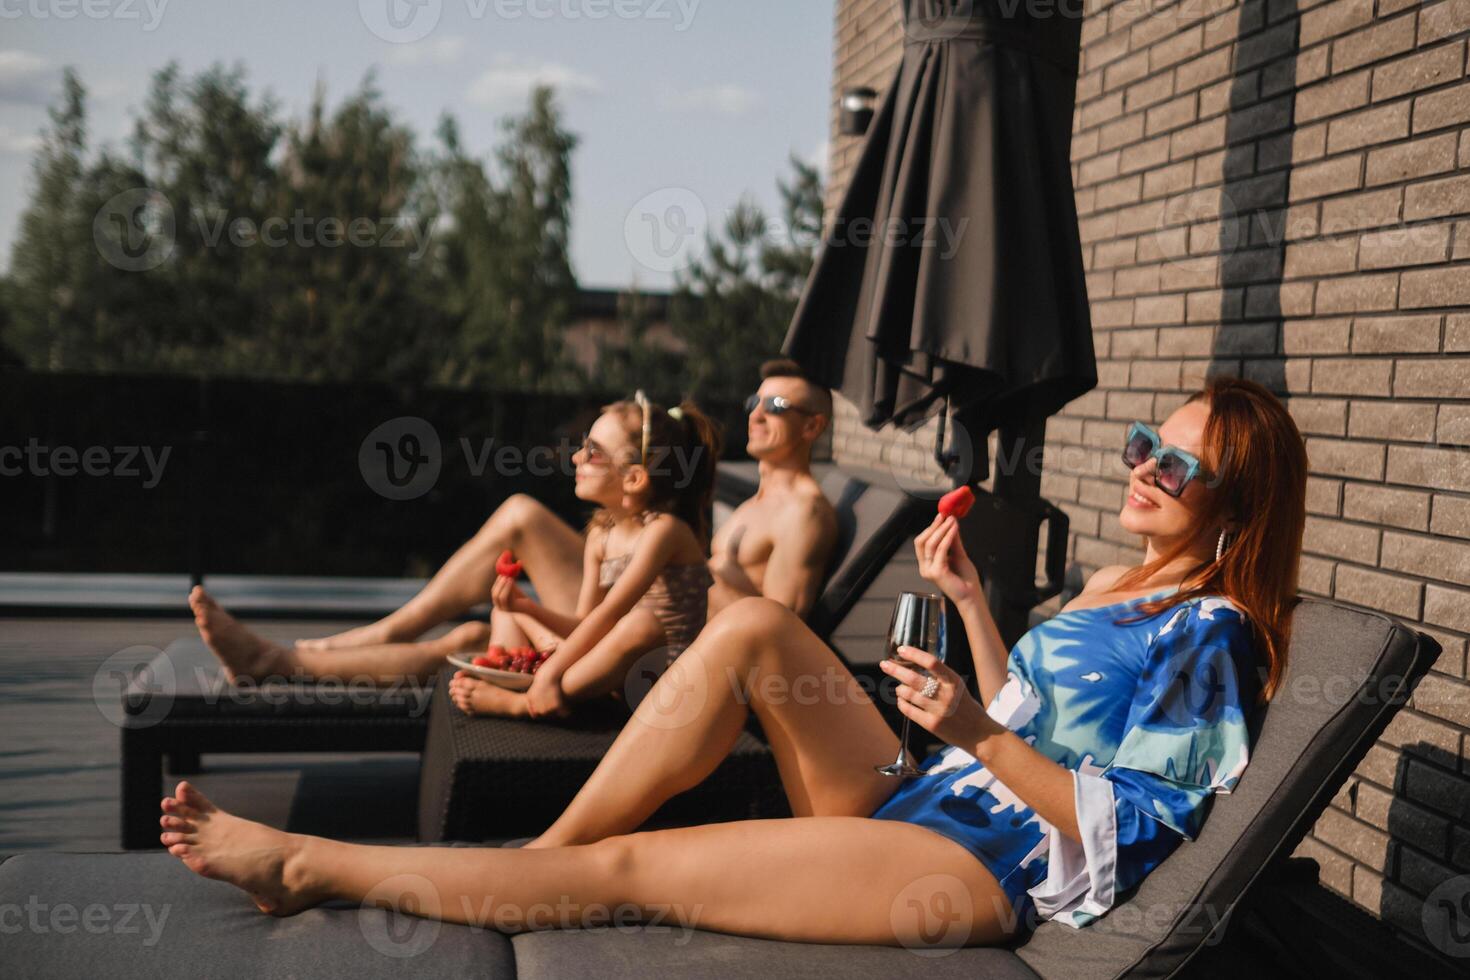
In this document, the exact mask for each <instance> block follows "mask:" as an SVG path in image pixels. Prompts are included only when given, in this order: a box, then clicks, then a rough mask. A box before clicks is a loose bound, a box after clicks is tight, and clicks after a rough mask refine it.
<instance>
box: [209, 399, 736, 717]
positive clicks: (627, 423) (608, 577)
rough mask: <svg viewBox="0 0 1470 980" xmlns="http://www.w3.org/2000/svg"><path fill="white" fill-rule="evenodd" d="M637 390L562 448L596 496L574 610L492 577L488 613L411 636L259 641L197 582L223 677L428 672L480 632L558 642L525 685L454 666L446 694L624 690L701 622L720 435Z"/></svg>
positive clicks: (517, 698)
mask: <svg viewBox="0 0 1470 980" xmlns="http://www.w3.org/2000/svg"><path fill="white" fill-rule="evenodd" d="M641 395H642V393H641V392H640V393H639V397H637V398H635V399H633V400H626V401H620V402H616V403H614V404H612V405H608V406H607V407H605V408H604V409H603V412H602V414H601V415H600V416H598V418H597V421H596V422H595V423H594V424H593V426H592V428H591V429H590V430H589V432H588V434H587V438H586V440H585V441H584V443H583V445H582V447H581V448H580V449H579V450H578V451H577V452H576V453H575V454H574V455H573V457H572V460H573V462H574V463H575V464H576V467H577V469H576V481H577V482H576V494H577V497H578V498H579V499H582V500H586V501H589V502H591V503H595V504H597V505H598V510H597V513H596V514H595V515H594V516H593V518H592V522H591V526H590V527H589V529H588V542H587V548H586V552H585V555H584V566H585V568H584V574H583V577H582V591H581V596H580V598H579V600H578V603H577V611H576V613H577V614H576V615H575V616H566V615H561V614H558V613H556V612H554V611H552V610H550V609H547V608H546V607H544V606H542V605H541V604H539V603H537V602H535V601H533V600H532V599H530V598H529V597H528V596H526V595H525V594H524V593H523V592H521V590H520V589H519V588H517V587H516V584H515V581H514V579H512V578H509V577H506V576H499V577H498V578H497V581H496V583H495V586H494V589H493V592H492V597H493V601H494V604H495V612H494V614H493V615H492V617H491V623H490V624H486V623H484V622H473V623H465V624H462V625H461V626H458V627H456V628H455V629H453V630H451V631H450V632H448V633H446V634H444V635H443V636H440V637H437V638H435V639H432V640H424V641H419V642H414V643H388V644H380V645H377V646H361V647H344V648H341V649H336V650H331V649H328V650H313V649H307V648H303V647H299V646H284V645H281V644H276V643H273V642H271V641H269V640H266V639H265V638H263V637H261V636H259V635H257V634H255V633H254V632H252V631H250V630H249V629H247V628H246V627H245V626H244V625H243V624H241V623H240V622H239V621H237V620H236V619H235V618H234V617H232V616H231V615H230V614H229V613H228V612H226V611H225V610H224V609H223V608H221V607H220V606H219V605H218V604H217V603H216V602H215V601H214V599H213V598H211V597H210V596H209V594H208V593H207V592H205V591H204V589H203V588H197V587H196V588H195V589H194V591H193V592H192V593H190V596H189V604H190V606H191V607H192V608H193V610H194V621H195V624H196V625H197V626H198V627H199V634H200V636H201V637H202V638H203V640H204V642H205V643H206V644H207V645H208V646H209V648H210V649H211V650H212V651H214V653H215V655H216V656H218V657H219V658H220V660H221V662H222V663H223V665H224V668H225V673H226V675H227V676H228V677H230V678H231V679H232V680H238V679H250V680H257V681H259V680H264V679H266V678H269V677H278V676H289V677H312V678H316V679H318V680H322V679H325V678H345V679H351V680H353V681H357V680H358V679H370V680H372V681H374V682H376V683H379V684H393V683H402V682H403V681H404V680H405V679H416V680H419V681H427V680H428V679H429V678H431V677H432V676H433V675H434V674H435V673H436V672H437V671H438V670H440V669H441V668H442V667H443V666H444V658H445V657H446V656H448V655H449V654H468V653H481V652H483V651H484V650H485V648H486V645H487V643H490V642H493V643H496V644H499V645H501V646H504V647H507V648H511V647H519V646H532V647H535V648H536V649H537V650H549V649H554V650H555V652H554V653H553V654H552V656H551V657H550V658H549V659H548V660H546V662H545V663H543V664H542V665H541V666H540V667H539V668H538V669H537V671H536V676H535V678H534V680H533V681H532V684H531V687H530V689H528V690H527V691H525V692H512V691H508V690H505V689H504V688H499V687H495V686H494V685H491V684H489V683H488V682H483V681H480V680H479V679H477V678H475V677H472V676H470V675H469V674H467V673H465V672H460V673H459V674H457V675H456V676H455V679H454V680H453V682H452V685H451V697H453V699H454V701H455V703H456V704H458V705H459V706H460V708H462V709H463V710H465V711H467V712H473V713H479V714H496V715H502V716H508V717H537V716H545V715H561V714H565V713H566V711H567V710H568V706H569V705H570V704H571V703H573V702H576V701H585V700H588V699H591V698H598V697H603V696H606V695H608V694H612V693H620V692H622V691H623V689H624V679H625V677H628V674H629V668H630V667H633V666H634V665H635V664H637V665H638V670H637V676H636V677H635V678H633V679H634V680H636V681H638V682H639V683H638V684H637V685H636V687H637V688H638V689H640V690H646V689H647V688H649V687H651V686H652V684H653V682H654V681H656V680H657V679H658V675H659V674H661V673H662V670H663V668H664V667H666V666H667V665H668V664H669V663H670V662H672V660H673V658H674V657H675V656H677V654H678V653H679V652H680V651H682V650H683V648H684V647H686V646H688V645H689V644H690V643H691V642H692V641H693V639H694V636H695V634H697V633H698V632H699V631H700V629H702V628H703V626H704V620H705V611H706V600H707V592H708V589H709V586H710V583H711V577H710V573H709V569H708V567H707V566H706V564H705V562H706V559H707V557H708V553H709V535H710V519H711V512H712V508H713V501H714V480H715V463H716V460H717V459H718V458H719V455H720V450H721V439H720V434H719V432H718V429H717V427H716V426H715V423H714V422H712V421H711V420H710V419H709V418H708V417H707V416H706V415H705V414H704V413H703V412H701V411H700V410H699V409H698V408H697V407H695V405H694V404H693V403H691V402H688V401H686V402H685V403H684V404H682V405H680V406H678V407H677V408H674V409H672V410H665V409H664V408H662V407H660V406H658V405H655V404H653V403H651V402H649V401H648V400H647V399H645V398H642V397H641ZM635 700H636V699H635Z"/></svg>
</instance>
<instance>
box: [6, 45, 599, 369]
mask: <svg viewBox="0 0 1470 980" xmlns="http://www.w3.org/2000/svg"><path fill="white" fill-rule="evenodd" d="M86 122H87V113H86V93H85V90H84V89H83V87H82V85H81V83H80V81H79V80H78V79H77V77H76V74H75V73H74V72H72V71H70V70H68V71H67V72H66V74H65V78H64V83H63V89H62V95H61V98H60V100H59V102H58V104H57V105H56V106H54V107H52V109H51V110H50V123H49V125H48V127H47V128H46V131H45V133H44V134H43V137H42V144H41V147H40V150H39V151H38V153H37V155H36V158H35V161H34V164H33V169H34V179H33V181H32V183H33V188H32V194H31V198H30V201H29V203H28V206H27V208H26V210H25V212H24V214H23V216H22V219H21V227H20V232H19V235H18V237H17V239H16V242H15V245H14V248H13V252H12V255H11V264H10V275H9V279H8V281H7V282H6V283H4V289H3V291H0V299H3V300H4V302H5V307H6V309H5V313H4V314H3V316H0V329H3V330H4V335H3V338H0V343H3V344H4V345H6V346H8V347H9V348H10V349H11V350H13V351H14V352H15V353H16V354H17V355H19V357H20V358H21V359H23V360H24V361H25V363H26V364H27V365H29V366H30V367H32V368H35V369H42V370H88V371H117V370H121V371H164V372H175V371H183V372H211V373H224V374H236V375H253V376H266V377H278V378H297V379H305V380H328V379H330V380H346V379H355V380H389V381H410V382H429V381H435V382H441V383H450V384H460V385H468V384H479V383H482V382H504V383H506V384H514V385H515V386H517V387H520V388H538V387H540V388H545V387H555V386H557V385H559V384H562V383H564V380H565V378H566V377H568V376H569V375H568V371H569V369H568V368H567V367H566V365H565V363H564V355H563V344H562V340H561V335H560V331H561V330H562V328H563V326H564V324H565V322H566V320H567V316H568V314H569V311H570V309H571V304H572V302H573V298H574V296H575V282H574V279H573V276H572V272H571V264H570V259H569V257H568V240H569V226H570V207H571V177H570V174H571V153H572V151H573V149H574V148H575V145H576V140H575V138H574V137H573V136H572V135H571V134H569V133H567V132H566V131H565V130H564V129H563V127H562V124H561V119H560V114H559V111H558V109H557V106H556V103H555V100H554V98H553V96H552V93H551V92H550V90H548V89H538V90H537V91H535V92H534V93H533V95H532V98H531V103H530V106H529V109H528V111H527V113H526V114H525V115H524V116H521V117H518V118H513V119H510V120H508V121H507V122H506V123H505V125H504V133H503V139H502V142H501V144H500V145H499V146H498V148H497V149H496V151H495V154H494V158H493V161H492V164H491V165H490V166H488V167H487V165H486V164H484V163H482V162H481V161H480V160H478V159H476V158H474V157H473V156H471V155H469V154H468V153H467V152H466V151H465V150H464V149H463V147H462V146H461V145H460V142H459V138H458V135H457V126H456V125H455V123H454V121H453V120H452V119H448V118H446V119H445V120H444V122H443V123H442V124H441V126H440V128H439V134H438V135H439V144H440V145H439V146H438V147H437V148H436V149H434V150H430V151H424V150H421V149H420V148H418V147H417V146H416V144H415V139H414V135H413V133H412V132H410V131H409V130H408V129H407V128H405V127H404V126H402V125H401V124H400V123H398V122H397V121H395V119H394V118H393V115H392V113H391V111H390V110H389V109H388V107H387V106H386V105H385V104H384V101H383V98H382V94H381V92H380V91H379V90H378V88H377V86H376V83H375V80H374V79H373V77H372V76H371V75H370V76H368V78H366V79H365V80H364V81H363V83H362V84H361V86H360V87H359V88H358V89H357V91H355V92H353V93H351V94H350V95H349V97H348V98H347V99H346V100H345V101H343V102H342V103H341V104H339V105H338V106H337V107H336V108H335V109H331V110H329V108H328V106H327V104H326V98H325V93H324V92H323V91H322V90H321V89H318V90H317V91H316V92H315V93H314V98H313V100H312V102H311V105H310V108H309V110H308V111H307V113H306V116H305V118H304V119H300V120H283V119H282V118H281V114H280V110H279V107H278V106H277V105H276V103H275V102H274V101H273V100H272V99H270V98H264V99H258V100H255V99H252V97H251V94H250V91H249V88H248V86H247V83H246V79H245V75H244V71H243V69H241V68H239V67H235V68H225V67H223V66H218V65H216V66H214V67H211V68H209V69H207V70H206V71H203V72H201V73H200V74H198V75H197V76H194V77H187V76H185V75H184V73H182V72H181V70H180V69H179V67H178V66H177V65H176V64H171V65H169V66H167V67H165V68H163V69H162V70H160V71H159V72H157V73H156V74H155V76H154V78H153V80H152V84H151V87H150V91H149V94H148V96H147V99H146V101H145V103H144V105H143V106H142V108H141V110H140V113H139V118H138V120H137V123H136V126H135V128H134V132H133V134H132V137H131V139H130V140H129V142H128V145H127V148H126V151H125V152H122V153H119V152H115V151H113V150H111V149H104V150H101V151H99V152H96V153H95V154H94V153H91V152H90V151H89V147H88V145H87V129H86Z"/></svg>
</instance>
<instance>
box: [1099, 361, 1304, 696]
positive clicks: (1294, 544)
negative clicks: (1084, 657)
mask: <svg viewBox="0 0 1470 980" xmlns="http://www.w3.org/2000/svg"><path fill="white" fill-rule="evenodd" d="M1201 400H1202V401H1204V402H1205V403H1206V404H1207V405H1208V407H1209V409H1210V416H1209V420H1208V421H1207V422H1206V423H1205V433H1204V446H1203V447H1202V449H1203V455H1204V459H1202V460H1201V463H1202V464H1203V465H1204V467H1205V468H1206V470H1208V473H1209V474H1210V475H1209V477H1208V478H1209V479H1210V484H1211V485H1212V486H1213V487H1214V493H1212V494H1211V495H1210V496H1209V498H1208V503H1207V504H1206V505H1205V509H1204V510H1202V511H1201V512H1200V513H1199V515H1198V517H1199V531H1198V533H1197V534H1196V535H1194V537H1192V538H1191V539H1189V540H1186V541H1182V542H1181V543H1179V544H1178V545H1176V546H1175V547H1174V548H1172V549H1170V551H1168V552H1167V553H1164V554H1161V555H1159V556H1158V557H1157V558H1156V559H1155V560H1154V561H1152V562H1149V563H1147V564H1144V565H1141V566H1139V567H1138V568H1134V569H1131V570H1130V571H1128V572H1126V573H1124V574H1123V575H1122V576H1121V577H1120V578H1119V580H1118V581H1117V582H1116V583H1115V584H1114V585H1113V589H1114V590H1117V591H1128V590H1129V589H1133V588H1141V587H1143V584H1144V583H1145V582H1147V581H1148V580H1149V579H1150V578H1151V577H1152V576H1153V574H1154V573H1155V572H1157V571H1159V570H1160V569H1161V568H1163V567H1164V566H1165V565H1167V564H1168V563H1169V562H1171V561H1173V560H1175V559H1177V558H1178V557H1179V556H1180V555H1182V554H1184V553H1185V552H1186V551H1188V550H1190V549H1191V548H1192V547H1195V546H1197V545H1198V543H1199V541H1200V540H1201V539H1207V540H1209V541H1210V542H1212V543H1213V542H1214V541H1215V540H1216V539H1217V538H1218V536H1219V534H1220V529H1221V527H1228V528H1229V537H1228V538H1227V539H1226V545H1225V551H1224V553H1223V554H1222V555H1221V556H1220V560H1219V561H1216V560H1215V559H1214V558H1213V548H1212V549H1211V552H1212V557H1211V558H1210V559H1208V560H1207V561H1205V562H1203V563H1201V564H1200V565H1199V566H1198V567H1196V568H1195V569H1194V570H1193V571H1191V572H1190V573H1189V574H1187V575H1186V576H1185V579H1184V581H1185V584H1184V586H1182V587H1181V588H1180V589H1179V591H1178V592H1175V593H1173V594H1172V595H1169V596H1167V597H1165V598H1163V599H1156V600H1154V601H1152V602H1148V603H1144V604H1142V605H1140V606H1139V607H1138V608H1139V611H1140V612H1141V613H1143V614H1147V615H1152V614H1155V613H1158V612H1162V611H1163V610H1165V609H1169V608H1172V607H1174V606H1177V605H1179V604H1180V603H1182V602H1186V601H1188V600H1190V599H1194V598H1197V597H1201V596H1211V595H1220V596H1224V597H1226V598H1227V599H1229V600H1230V601H1231V602H1233V603H1235V605H1237V606H1239V607H1240V609H1241V611H1242V612H1244V613H1245V615H1246V617H1247V618H1248V619H1249V621H1250V623H1251V626H1252V628H1253V629H1254V631H1255V634H1256V639H1257V642H1258V643H1259V645H1260V648H1261V649H1262V651H1263V652H1264V653H1265V656H1266V667H1267V673H1266V678H1265V680H1264V683H1263V685H1262V689H1261V699H1262V700H1269V699H1270V698H1271V697H1272V695H1273V694H1275V692H1276V690H1277V688H1278V687H1279V685H1280V683H1281V676H1282V674H1283V673H1284V672H1285V671H1286V650H1287V645H1288V643H1289V641H1290V638H1291V614H1292V611H1293V610H1294V609H1295V608H1296V604H1297V602H1298V601H1299V600H1298V597H1297V576H1298V574H1299V571H1300V568H1301V554H1302V530H1303V528H1304V527H1305V525H1306V520H1307V451H1306V447H1305V446H1304V445H1303V443H1302V436H1301V432H1300V431H1298V429H1297V427H1296V422H1295V420H1293V419H1292V417H1291V414H1290V413H1289V412H1288V411H1287V410H1286V406H1285V405H1283V404H1282V403H1281V400H1280V399H1278V398H1277V397H1276V396H1275V395H1273V394H1271V392H1270V391H1268V390H1267V389H1265V388H1264V387H1262V386H1261V385H1259V384H1256V383H1255V382H1254V381H1246V380H1244V379H1242V378H1235V377H1230V376H1227V375H1221V376H1217V377H1214V378H1211V379H1210V380H1209V381H1208V382H1207V383H1206V384H1205V387H1204V388H1203V389H1201V390H1200V391H1197V392H1195V393H1194V394H1193V395H1191V396H1190V397H1189V402H1195V401H1201ZM1186 404H1188V402H1186Z"/></svg>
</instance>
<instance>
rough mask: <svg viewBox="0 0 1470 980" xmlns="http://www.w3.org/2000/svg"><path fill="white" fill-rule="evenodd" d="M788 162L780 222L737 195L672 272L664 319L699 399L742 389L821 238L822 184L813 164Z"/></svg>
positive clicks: (785, 315) (782, 326)
mask: <svg viewBox="0 0 1470 980" xmlns="http://www.w3.org/2000/svg"><path fill="white" fill-rule="evenodd" d="M791 166H792V170H793V173H792V176H791V177H790V178H789V179H786V180H781V181H778V189H779V190H780V193H781V200H782V218H783V221H782V222H781V223H777V222H772V221H770V220H769V219H768V218H767V217H766V215H765V214H764V213H763V212H762V211H761V209H760V208H759V207H757V206H756V205H755V204H754V203H753V202H751V201H749V200H741V201H740V202H739V203H738V204H737V205H736V206H735V207H734V208H733V209H731V211H730V212H729V214H728V215H727V216H726V218H725V222H724V224H723V226H722V227H720V228H719V229H718V233H716V231H715V230H711V231H710V232H707V233H706V235H705V249H704V254H703V255H702V256H700V257H699V258H698V259H696V260H695V261H693V262H691V263H690V265H689V266H688V268H687V269H686V270H684V271H683V272H682V273H680V274H679V276H678V281H677V284H676V289H675V292H674V295H673V298H672V301H671V303H670V322H671V325H672V326H673V328H674V331H675V333H676V335H677V336H678V337H679V338H680V339H682V340H683V341H684V343H685V344H686V345H687V353H686V355H685V362H686V368H685V370H686V374H687V377H688V379H689V382H690V387H691V388H692V390H693V391H695V392H696V393H698V394H699V395H701V396H702V397H705V398H709V399H727V398H738V397H740V396H741V395H742V394H744V393H745V392H746V391H748V390H749V388H750V386H751V384H752V379H754V378H755V377H756V375H757V370H758V369H759V367H760V364H761V362H762V361H764V360H766V359H768V358H770V357H772V356H774V355H775V354H776V352H777V351H778V350H779V349H780V346H781V341H782V340H783V339H784V338H785V335H786V328H787V327H788V325H789V324H790V322H791V317H792V315H793V314H794V313H795V312H796V303H797V300H798V299H799V298H800V296H801V289H802V286H803V285H804V284H805V282H806V277H807V273H808V272H810V271H811V266H812V261H813V258H814V256H815V253H816V245H817V242H818V241H819V240H820V237H821V228H822V186H821V179H820V176H819V175H818V173H817V171H816V168H814V167H812V166H810V165H808V164H806V163H803V162H802V161H801V160H799V159H797V158H796V157H794V156H793V157H792V158H791Z"/></svg>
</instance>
